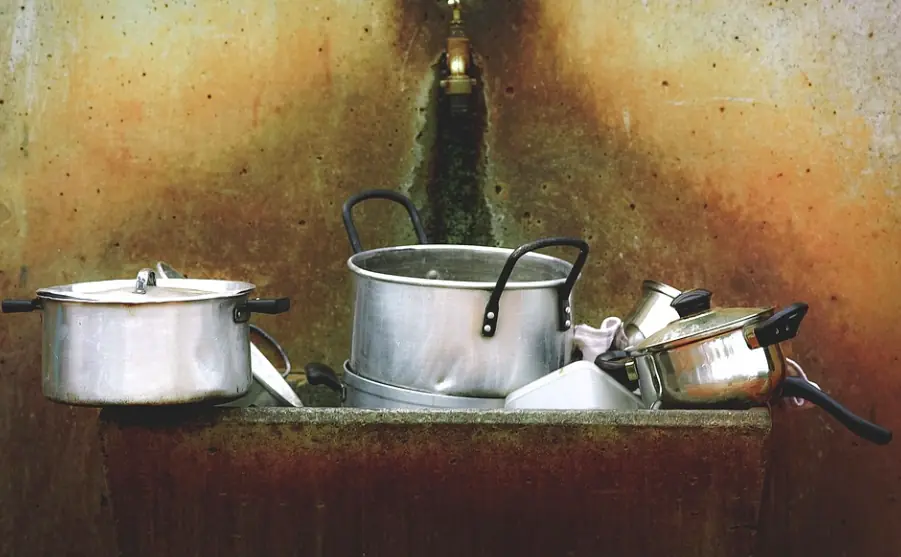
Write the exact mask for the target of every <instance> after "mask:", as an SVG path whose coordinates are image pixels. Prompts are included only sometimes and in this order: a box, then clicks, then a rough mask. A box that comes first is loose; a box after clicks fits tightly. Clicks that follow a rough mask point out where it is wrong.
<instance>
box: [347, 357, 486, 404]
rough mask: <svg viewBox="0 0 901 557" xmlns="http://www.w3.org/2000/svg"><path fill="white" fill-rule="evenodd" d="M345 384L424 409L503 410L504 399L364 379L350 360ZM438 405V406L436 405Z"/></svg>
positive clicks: (367, 392) (373, 394)
mask: <svg viewBox="0 0 901 557" xmlns="http://www.w3.org/2000/svg"><path fill="white" fill-rule="evenodd" d="M344 383H345V385H347V386H348V387H350V388H353V389H354V390H357V391H361V392H364V393H366V394H369V395H372V396H376V397H379V398H384V399H387V400H393V401H396V402H402V403H406V404H416V405H419V406H422V407H423V408H448V409H453V408H462V409H467V408H503V407H504V398H503V397H501V398H491V397H469V396H456V395H443V394H438V393H429V392H426V391H418V390H415V389H404V388H403V387H396V386H394V385H388V384H387V383H381V382H379V381H375V380H373V379H369V378H366V377H363V376H362V375H360V374H358V373H356V372H354V371H352V370H351V369H350V360H345V361H344ZM436 403H437V404H436Z"/></svg>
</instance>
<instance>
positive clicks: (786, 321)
mask: <svg viewBox="0 0 901 557" xmlns="http://www.w3.org/2000/svg"><path fill="white" fill-rule="evenodd" d="M808 309H809V308H808V306H807V304H805V303H804V302H797V303H794V304H792V305H790V306H786V307H784V308H782V309H780V310H779V311H777V312H776V313H774V314H773V316H772V317H770V318H769V319H767V320H766V321H764V322H763V323H761V324H760V325H758V326H756V327H754V336H753V339H750V340H751V342H749V345H750V346H751V348H758V347H763V346H772V345H774V344H779V343H780V342H785V341H787V340H791V339H793V338H795V336H797V334H798V329H800V328H801V321H802V320H803V319H804V316H805V315H807V310H808Z"/></svg>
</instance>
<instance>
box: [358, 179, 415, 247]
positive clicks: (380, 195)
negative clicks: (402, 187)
mask: <svg viewBox="0 0 901 557" xmlns="http://www.w3.org/2000/svg"><path fill="white" fill-rule="evenodd" d="M367 199H387V200H389V201H394V202H395V203H400V204H401V205H403V206H404V208H406V209H407V213H409V215H410V222H411V223H413V230H415V231H416V238H417V239H418V240H419V243H420V244H428V243H429V240H428V238H426V235H425V230H424V229H423V228H422V219H420V218H419V211H417V210H416V206H415V205H413V202H412V201H411V200H410V198H408V197H407V196H405V195H404V194H402V193H399V192H396V191H393V190H366V191H363V192H360V193H358V194H356V195H352V196H351V197H350V198H349V199H348V200H347V201H345V202H344V207H343V209H342V214H343V216H344V228H345V229H346V230H347V238H348V239H349V240H350V247H351V248H353V250H354V253H360V252H361V251H363V244H361V243H360V236H359V234H357V227H356V226H354V218H353V208H354V206H355V205H356V204H358V203H360V202H362V201H366V200H367Z"/></svg>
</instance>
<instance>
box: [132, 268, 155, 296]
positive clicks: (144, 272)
mask: <svg viewBox="0 0 901 557" xmlns="http://www.w3.org/2000/svg"><path fill="white" fill-rule="evenodd" d="M148 286H156V272H155V271H154V270H153V269H150V268H146V267H145V268H144V269H141V270H140V271H138V278H137V279H136V280H135V294H146V293H147V287H148Z"/></svg>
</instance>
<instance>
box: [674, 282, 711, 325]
mask: <svg viewBox="0 0 901 557" xmlns="http://www.w3.org/2000/svg"><path fill="white" fill-rule="evenodd" d="M712 297H713V294H712V293H711V292H710V291H709V290H704V289H703V288H696V289H695V290H688V291H687V292H683V293H681V294H679V295H678V296H676V297H675V298H673V301H672V302H670V307H672V308H673V309H674V310H676V313H678V314H679V319H683V318H685V317H691V316H692V315H697V314H699V313H704V312H705V311H708V310H709V309H710V299H711V298H712Z"/></svg>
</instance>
